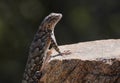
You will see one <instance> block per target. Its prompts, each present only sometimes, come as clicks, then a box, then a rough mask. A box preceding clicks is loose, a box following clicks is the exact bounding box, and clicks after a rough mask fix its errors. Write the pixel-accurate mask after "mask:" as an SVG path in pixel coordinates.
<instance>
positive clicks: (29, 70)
mask: <svg viewBox="0 0 120 83" xmlns="http://www.w3.org/2000/svg"><path fill="white" fill-rule="evenodd" d="M61 18H62V14H61V13H50V14H49V15H48V16H46V17H45V18H44V20H43V21H42V23H41V24H40V26H39V28H38V31H37V32H36V34H35V36H34V38H33V41H32V43H31V46H30V49H29V56H28V60H27V63H26V68H25V71H24V74H23V80H22V83H38V80H39V79H40V72H39V71H40V69H41V67H42V64H43V60H44V59H45V57H46V56H47V52H49V49H50V46H51V47H52V48H54V49H55V50H56V51H57V52H58V53H59V54H61V52H60V49H59V48H58V45H57V42H56V39H55V36H54V27H55V26H56V24H57V23H58V22H59V21H60V19H61Z"/></svg>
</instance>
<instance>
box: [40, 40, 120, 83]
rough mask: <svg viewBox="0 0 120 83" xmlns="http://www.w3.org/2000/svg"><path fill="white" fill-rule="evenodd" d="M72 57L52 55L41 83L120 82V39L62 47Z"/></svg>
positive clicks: (54, 53) (55, 53) (44, 70)
mask: <svg viewBox="0 0 120 83" xmlns="http://www.w3.org/2000/svg"><path fill="white" fill-rule="evenodd" d="M59 48H60V50H61V51H62V52H64V51H67V50H69V51H70V52H71V54H69V55H63V56H60V55H58V53H57V52H55V51H53V53H52V56H51V58H50V60H49V63H47V65H46V67H45V68H44V69H43V71H42V72H43V76H42V78H41V79H40V83H120V39H109V40H98V41H90V42H83V43H77V44H71V45H63V46H59Z"/></svg>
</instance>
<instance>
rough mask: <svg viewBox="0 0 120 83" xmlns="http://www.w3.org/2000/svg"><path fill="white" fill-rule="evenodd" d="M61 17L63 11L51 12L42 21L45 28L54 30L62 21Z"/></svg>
mask: <svg viewBox="0 0 120 83" xmlns="http://www.w3.org/2000/svg"><path fill="white" fill-rule="evenodd" d="M61 18H62V14H61V13H50V14H49V15H48V16H47V17H45V19H44V20H43V22H42V24H43V26H44V29H45V30H51V31H53V30H54V27H55V25H56V24H57V23H58V22H59V21H60V19H61Z"/></svg>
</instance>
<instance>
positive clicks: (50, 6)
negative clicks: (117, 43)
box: [0, 0, 120, 83]
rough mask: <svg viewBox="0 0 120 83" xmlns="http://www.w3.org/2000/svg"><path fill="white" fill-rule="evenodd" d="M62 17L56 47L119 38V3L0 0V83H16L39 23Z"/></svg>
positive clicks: (109, 0)
mask: <svg viewBox="0 0 120 83" xmlns="http://www.w3.org/2000/svg"><path fill="white" fill-rule="evenodd" d="M51 12H60V13H62V14H63V18H62V20H61V21H60V22H59V23H58V24H57V26H56V28H55V35H56V39H57V42H58V44H59V45H63V44H70V43H76V42H85V41H93V40H100V39H111V38H112V39H113V38H120V0H0V83H20V82H21V79H22V74H23V71H24V67H25V64H26V60H27V56H28V50H29V46H30V44H31V41H32V39H33V36H34V34H35V33H36V31H37V29H38V26H39V25H40V23H41V21H42V20H43V19H44V17H45V16H47V15H48V14H49V13H51Z"/></svg>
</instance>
